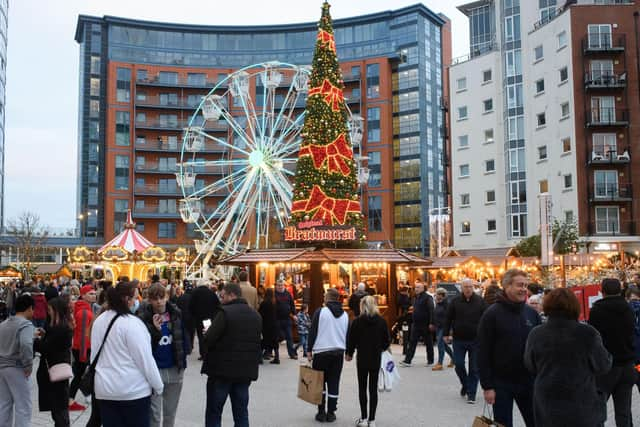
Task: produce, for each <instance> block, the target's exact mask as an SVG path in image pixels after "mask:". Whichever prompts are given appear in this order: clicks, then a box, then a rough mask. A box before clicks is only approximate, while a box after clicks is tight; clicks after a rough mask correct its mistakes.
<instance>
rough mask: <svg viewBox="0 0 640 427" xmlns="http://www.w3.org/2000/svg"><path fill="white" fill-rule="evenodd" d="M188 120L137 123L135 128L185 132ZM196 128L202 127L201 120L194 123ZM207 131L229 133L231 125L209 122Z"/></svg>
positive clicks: (221, 122)
mask: <svg viewBox="0 0 640 427" xmlns="http://www.w3.org/2000/svg"><path fill="white" fill-rule="evenodd" d="M190 121H191V119H188V120H144V121H142V120H141V121H136V122H135V127H136V129H149V130H180V131H181V130H183V129H185V128H187V127H189V122H190ZM194 125H195V126H199V125H200V120H197V121H196V123H194ZM205 130H206V131H208V132H227V131H228V130H229V125H228V124H227V122H223V121H217V122H211V121H207V122H206V124H205Z"/></svg>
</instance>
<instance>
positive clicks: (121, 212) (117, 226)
mask: <svg viewBox="0 0 640 427" xmlns="http://www.w3.org/2000/svg"><path fill="white" fill-rule="evenodd" d="M128 209H129V200H126V199H115V200H114V201H113V219H114V221H113V230H114V231H115V232H116V233H118V232H120V231H122V229H123V228H124V224H125V222H126V219H127V210H128Z"/></svg>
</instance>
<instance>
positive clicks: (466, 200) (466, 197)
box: [460, 193, 471, 206]
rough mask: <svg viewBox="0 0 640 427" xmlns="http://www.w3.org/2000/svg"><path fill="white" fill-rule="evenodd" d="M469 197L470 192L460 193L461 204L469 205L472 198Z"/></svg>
mask: <svg viewBox="0 0 640 427" xmlns="http://www.w3.org/2000/svg"><path fill="white" fill-rule="evenodd" d="M470 199H471V198H470V197H469V193H464V194H461V195H460V206H469V204H470V202H471V200H470Z"/></svg>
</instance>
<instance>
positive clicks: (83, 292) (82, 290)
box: [80, 285, 94, 295]
mask: <svg viewBox="0 0 640 427" xmlns="http://www.w3.org/2000/svg"><path fill="white" fill-rule="evenodd" d="M93 290H94V289H93V286H91V285H84V286H83V287H81V288H80V295H86V294H88V293H89V292H91V291H93Z"/></svg>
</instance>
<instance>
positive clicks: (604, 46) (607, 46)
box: [582, 33, 626, 53]
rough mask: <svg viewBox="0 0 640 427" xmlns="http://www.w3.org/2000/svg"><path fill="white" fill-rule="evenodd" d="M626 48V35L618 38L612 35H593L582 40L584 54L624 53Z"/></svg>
mask: <svg viewBox="0 0 640 427" xmlns="http://www.w3.org/2000/svg"><path fill="white" fill-rule="evenodd" d="M625 47H626V39H625V35H624V34H621V35H619V36H616V37H614V36H613V34H611V33H601V34H591V35H587V36H586V37H585V38H584V39H582V52H583V53H597V52H623V51H624V49H625Z"/></svg>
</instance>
